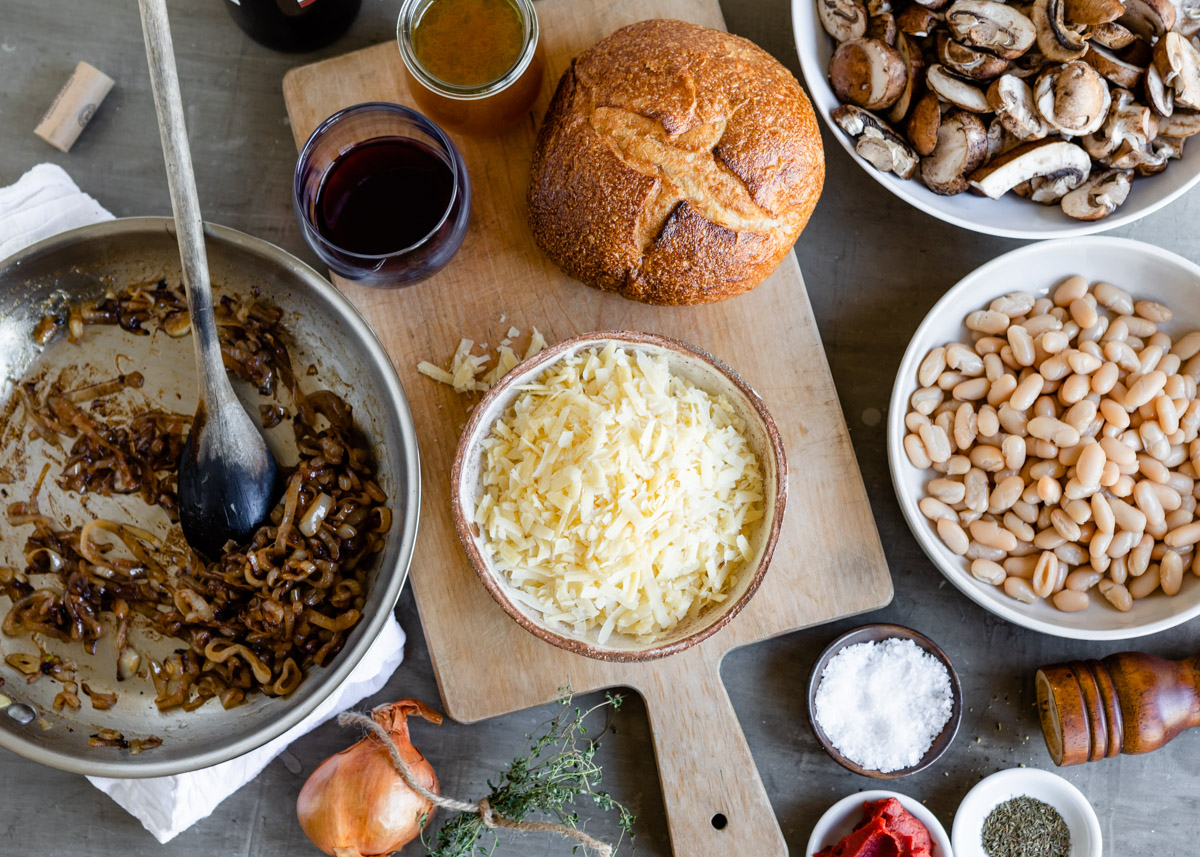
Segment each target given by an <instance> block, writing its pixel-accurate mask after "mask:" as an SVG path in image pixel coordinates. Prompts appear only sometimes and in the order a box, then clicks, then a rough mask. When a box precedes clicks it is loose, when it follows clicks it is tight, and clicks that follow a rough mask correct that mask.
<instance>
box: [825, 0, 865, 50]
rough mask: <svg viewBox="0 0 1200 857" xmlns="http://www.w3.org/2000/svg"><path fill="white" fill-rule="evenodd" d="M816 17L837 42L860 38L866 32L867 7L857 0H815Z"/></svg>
mask: <svg viewBox="0 0 1200 857" xmlns="http://www.w3.org/2000/svg"><path fill="white" fill-rule="evenodd" d="M817 17H818V18H820V19H821V26H822V27H824V28H825V32H827V33H829V35H831V36H833V37H834V38H835V39H836V40H837V41H839V42H848V41H850V40H851V39H861V38H862V37H863V34H864V33H866V32H867V7H866V6H864V5H863V4H862V3H861V2H859V0H817Z"/></svg>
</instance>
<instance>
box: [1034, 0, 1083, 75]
mask: <svg viewBox="0 0 1200 857" xmlns="http://www.w3.org/2000/svg"><path fill="white" fill-rule="evenodd" d="M1065 11H1066V0H1035V2H1034V4H1033V14H1032V19H1033V25H1034V27H1036V28H1037V44H1038V49H1039V50H1040V51H1041V52H1042V53H1043V54H1044V55H1045V56H1046V58H1047V59H1052V60H1054V61H1055V62H1070V61H1071V60H1077V59H1079V58H1080V57H1081V56H1083V55H1084V53H1085V52H1086V51H1087V40H1086V39H1084V37H1083V34H1082V33H1081V32H1079V30H1077V29H1075V28H1074V27H1070V26H1068V25H1067V23H1066V21H1065V20H1064V18H1063V15H1064V13H1065Z"/></svg>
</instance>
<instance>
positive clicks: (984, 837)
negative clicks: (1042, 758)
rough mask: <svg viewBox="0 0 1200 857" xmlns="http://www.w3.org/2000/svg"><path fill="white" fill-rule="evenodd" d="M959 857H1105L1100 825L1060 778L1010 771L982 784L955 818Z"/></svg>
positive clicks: (1031, 771)
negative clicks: (1020, 856)
mask: <svg viewBox="0 0 1200 857" xmlns="http://www.w3.org/2000/svg"><path fill="white" fill-rule="evenodd" d="M951 839H952V840H953V843H954V853H955V854H956V855H958V857H1017V855H1023V857H1101V855H1102V854H1103V850H1104V846H1103V842H1102V840H1101V835H1100V820H1099V819H1098V818H1096V811H1095V810H1094V809H1092V805H1091V803H1089V802H1088V799H1087V797H1086V796H1085V795H1084V794H1083V792H1081V791H1080V790H1079V789H1077V788H1076V787H1075V786H1074V785H1072V784H1071V783H1069V782H1067V781H1066V780H1065V779H1063V778H1062V777H1060V776H1059V775H1058V774H1053V773H1051V772H1050V771H1043V770H1040V769H1038V768H1010V769H1009V770H1007V771H1000V772H999V773H998V774H992V775H991V776H990V777H986V778H985V779H983V780H981V781H980V782H979V783H978V785H976V786H975V787H974V788H973V789H971V790H970V791H969V792H967V796H966V797H965V798H963V801H962V803H961V804H959V806H958V812H957V813H955V815H954V827H953V832H952V834H951Z"/></svg>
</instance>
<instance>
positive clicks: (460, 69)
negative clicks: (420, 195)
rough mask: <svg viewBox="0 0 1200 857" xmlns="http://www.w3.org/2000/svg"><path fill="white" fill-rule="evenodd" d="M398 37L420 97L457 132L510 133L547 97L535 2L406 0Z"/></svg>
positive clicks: (416, 95)
mask: <svg viewBox="0 0 1200 857" xmlns="http://www.w3.org/2000/svg"><path fill="white" fill-rule="evenodd" d="M396 38H397V41H398V42H399V44H400V56H401V58H402V59H403V60H404V71H405V76H406V77H407V79H408V85H409V88H410V90H411V91H412V95H413V99H414V100H415V101H416V102H417V105H418V106H419V107H420V108H421V110H423V111H424V112H425V113H427V114H429V115H430V116H431V117H433V118H434V119H436V120H437V121H438V122H439V123H440V124H442V125H443V126H444V127H446V128H448V129H450V130H452V131H459V132H462V133H467V134H495V133H499V132H501V131H504V130H505V129H507V128H510V127H512V126H513V125H514V124H516V123H517V122H518V121H520V120H521V119H522V118H523V117H525V116H526V115H528V113H529V108H530V107H532V106H533V102H534V101H536V100H537V97H538V93H539V92H540V91H541V88H542V78H543V77H544V75H545V69H546V62H545V55H544V53H543V51H542V47H541V42H540V39H539V31H538V19H537V13H536V12H535V11H534V8H533V3H532V2H530V0H404V4H403V6H401V8H400V20H399V21H398V23H397V25H396Z"/></svg>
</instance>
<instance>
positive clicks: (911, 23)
mask: <svg viewBox="0 0 1200 857" xmlns="http://www.w3.org/2000/svg"><path fill="white" fill-rule="evenodd" d="M941 22H942V16H941V13H939V12H934V11H931V10H929V9H926V8H925V7H924V6H917V5H915V4H914V5H912V6H909V7H907V8H906V9H904V10H902V11H901V12H900V14H899V15H897V16H896V26H897V27H899V28H900V32H902V33H908V34H909V35H910V36H916V37H917V38H924V37H925V36H928V35H929V34H930V33H932V32H933V31H934V30H935V29H937V26H938V24H940V23H941Z"/></svg>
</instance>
